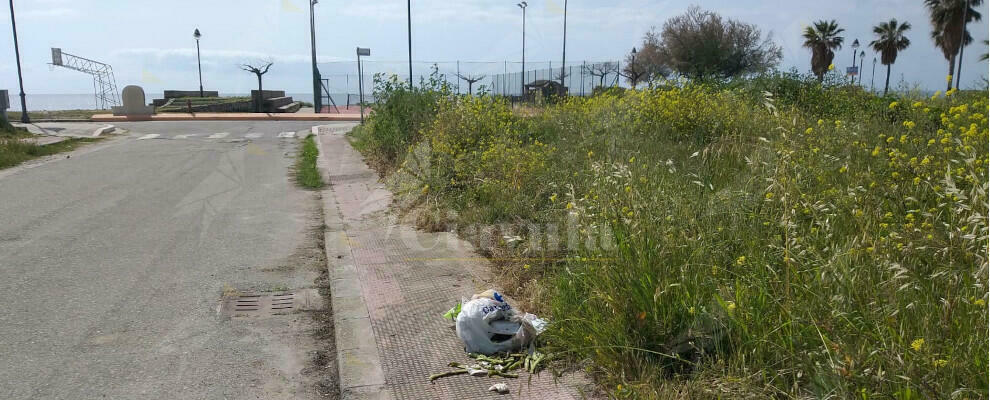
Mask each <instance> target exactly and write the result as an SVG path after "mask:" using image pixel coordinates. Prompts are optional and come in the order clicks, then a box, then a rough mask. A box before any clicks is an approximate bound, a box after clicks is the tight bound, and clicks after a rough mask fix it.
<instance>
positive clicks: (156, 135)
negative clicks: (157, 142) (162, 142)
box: [137, 133, 161, 140]
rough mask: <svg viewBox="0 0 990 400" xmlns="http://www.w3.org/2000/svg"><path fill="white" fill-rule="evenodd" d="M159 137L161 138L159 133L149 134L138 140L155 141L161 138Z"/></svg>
mask: <svg viewBox="0 0 990 400" xmlns="http://www.w3.org/2000/svg"><path fill="white" fill-rule="evenodd" d="M159 136H161V135H159V134H157V133H149V134H147V135H144V136H141V137H139V138H137V140H144V139H154V138H156V137H159Z"/></svg>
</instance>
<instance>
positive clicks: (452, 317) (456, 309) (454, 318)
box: [443, 303, 461, 322]
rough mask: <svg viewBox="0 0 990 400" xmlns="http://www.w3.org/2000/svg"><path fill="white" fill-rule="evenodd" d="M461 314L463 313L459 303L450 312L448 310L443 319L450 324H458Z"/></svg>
mask: <svg viewBox="0 0 990 400" xmlns="http://www.w3.org/2000/svg"><path fill="white" fill-rule="evenodd" d="M460 313H461V303H457V305H456V306H453V307H451V308H450V310H447V312H445V313H443V319H446V320H448V321H450V322H456V321H457V314H460Z"/></svg>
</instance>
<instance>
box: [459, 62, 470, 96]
mask: <svg viewBox="0 0 990 400" xmlns="http://www.w3.org/2000/svg"><path fill="white" fill-rule="evenodd" d="M469 92H470V90H469ZM457 94H461V60H457ZM468 94H471V93H468Z"/></svg>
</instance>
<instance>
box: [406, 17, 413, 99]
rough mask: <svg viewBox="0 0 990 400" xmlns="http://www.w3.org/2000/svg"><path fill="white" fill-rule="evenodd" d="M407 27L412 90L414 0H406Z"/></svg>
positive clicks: (411, 87)
mask: <svg viewBox="0 0 990 400" xmlns="http://www.w3.org/2000/svg"><path fill="white" fill-rule="evenodd" d="M406 29H407V31H408V32H409V90H412V89H413V75H412V0H406Z"/></svg>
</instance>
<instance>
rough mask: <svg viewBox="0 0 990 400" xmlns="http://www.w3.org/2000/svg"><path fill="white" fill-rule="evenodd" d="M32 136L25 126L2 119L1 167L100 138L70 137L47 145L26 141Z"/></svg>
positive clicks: (0, 137)
mask: <svg viewBox="0 0 990 400" xmlns="http://www.w3.org/2000/svg"><path fill="white" fill-rule="evenodd" d="M30 136H32V135H31V134H30V133H28V131H27V130H25V129H23V128H15V127H13V126H11V125H10V124H9V123H8V122H7V121H6V120H3V119H0V169H4V168H10V167H13V166H15V165H18V164H20V163H22V162H25V161H28V160H31V159H35V158H38V157H43V156H47V155H51V154H56V153H61V152H63V151H69V150H72V149H75V148H76V147H79V146H80V145H82V144H84V143H90V142H95V141H97V140H99V139H89V138H80V139H69V140H66V141H62V142H59V143H54V144H50V145H47V146H38V145H35V144H32V143H25V142H24V141H23V139H24V138H27V137H30Z"/></svg>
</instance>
